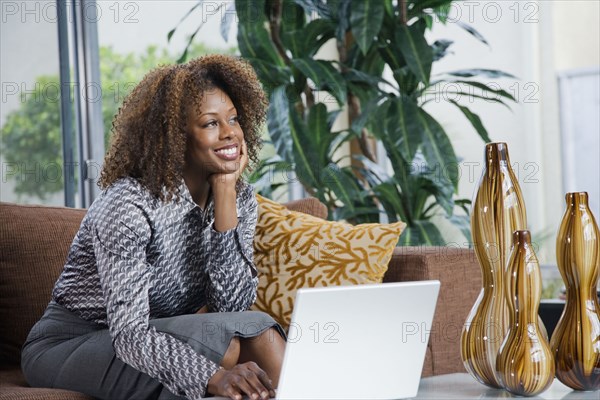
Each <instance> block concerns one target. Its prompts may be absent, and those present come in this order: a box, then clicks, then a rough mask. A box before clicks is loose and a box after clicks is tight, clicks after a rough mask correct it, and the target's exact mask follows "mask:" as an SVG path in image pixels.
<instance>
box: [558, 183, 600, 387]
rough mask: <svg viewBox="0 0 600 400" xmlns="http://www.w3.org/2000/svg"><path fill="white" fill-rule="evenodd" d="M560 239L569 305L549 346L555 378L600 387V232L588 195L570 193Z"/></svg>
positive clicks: (561, 260) (582, 385)
mask: <svg viewBox="0 0 600 400" xmlns="http://www.w3.org/2000/svg"><path fill="white" fill-rule="evenodd" d="M566 201H567V209H566V211H565V214H564V216H563V219H562V222H561V225H560V228H559V231H558V235H557V238H556V261H557V264H558V269H559V271H560V274H561V276H562V278H563V280H564V282H565V287H566V289H567V293H566V296H567V298H566V303H565V308H564V311H563V314H562V316H561V317H560V320H559V321H558V324H557V325H556V329H555V330H554V333H553V334H552V340H551V341H550V344H551V346H552V350H553V351H554V358H555V360H556V377H557V378H558V379H559V380H560V381H561V382H562V383H564V384H565V385H567V386H569V387H571V388H573V389H575V390H598V389H600V307H599V305H598V295H597V294H596V290H597V289H596V288H597V285H598V273H599V271H598V270H599V268H600V233H599V232H598V225H597V224H596V220H595V219H594V215H593V214H592V212H591V211H590V209H589V207H588V194H587V193H585V192H580V193H567V195H566Z"/></svg>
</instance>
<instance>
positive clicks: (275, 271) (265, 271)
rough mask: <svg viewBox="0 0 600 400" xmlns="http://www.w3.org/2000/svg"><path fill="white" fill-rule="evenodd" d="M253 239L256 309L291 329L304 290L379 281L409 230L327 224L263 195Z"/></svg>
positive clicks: (391, 226)
mask: <svg viewBox="0 0 600 400" xmlns="http://www.w3.org/2000/svg"><path fill="white" fill-rule="evenodd" d="M256 198H257V200H258V222H257V225H256V236H255V239H254V263H255V264H256V268H257V270H258V278H259V282H258V294H257V299H256V303H255V304H254V305H253V306H252V309H253V310H260V311H264V312H266V313H268V314H270V315H271V316H272V317H273V318H275V319H276V320H277V322H279V323H280V324H281V325H282V326H283V327H284V329H286V330H287V328H288V326H289V324H290V318H291V316H292V309H293V307H294V298H295V296H296V291H297V290H298V288H301V287H318V286H340V285H356V284H364V283H380V282H381V281H382V279H383V274H384V273H385V272H386V271H387V268H388V263H389V261H390V258H391V257H392V252H393V251H394V247H396V243H397V242H398V237H399V236H400V234H401V233H402V230H403V229H404V227H405V224H404V223H403V222H396V223H393V224H361V225H351V224H348V223H343V222H334V221H325V220H323V219H320V218H317V217H313V216H311V215H308V214H304V213H301V212H295V211H290V210H288V209H287V208H286V207H284V206H283V205H281V204H279V203H276V202H274V201H271V200H269V199H266V198H264V197H262V196H260V195H257V196H256Z"/></svg>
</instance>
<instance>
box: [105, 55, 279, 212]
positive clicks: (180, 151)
mask: <svg viewBox="0 0 600 400" xmlns="http://www.w3.org/2000/svg"><path fill="white" fill-rule="evenodd" d="M214 88H219V89H221V90H222V91H224V92H225V93H227V94H228V95H229V97H230V98H231V101H232V102H233V104H234V105H235V107H236V109H237V112H238V117H239V123H240V126H241V128H242V131H243V132H244V139H245V141H246V144H247V149H248V158H249V161H250V165H252V164H254V163H256V162H258V152H259V150H260V147H261V139H260V130H261V128H262V125H263V124H264V122H265V120H266V112H267V106H268V101H267V98H266V95H265V92H264V91H263V90H262V88H261V86H260V83H259V81H258V78H257V76H256V73H255V72H254V70H253V69H252V67H251V66H250V64H248V63H247V62H246V61H244V60H242V59H240V58H237V57H233V56H226V55H208V56H204V57H200V58H198V59H195V60H192V61H190V62H188V63H186V64H181V65H167V66H162V67H159V68H157V69H155V70H153V71H151V72H149V73H148V74H147V75H146V76H145V77H144V78H143V79H142V81H141V82H140V83H139V84H138V85H137V86H136V87H135V89H134V90H133V91H132V92H131V94H129V96H127V98H126V99H125V101H124V103H123V106H122V107H121V108H120V109H119V112H118V113H117V115H116V117H115V119H114V121H113V129H112V131H113V136H112V140H111V144H110V148H109V150H108V152H107V154H106V156H105V158H104V166H103V169H102V173H101V176H100V180H99V182H98V184H99V186H100V187H101V188H103V189H105V188H107V187H108V186H110V185H111V184H113V183H114V182H115V181H117V180H118V179H120V178H124V177H132V178H135V179H136V180H138V181H139V182H140V184H141V185H142V186H144V187H145V188H147V189H148V190H149V191H150V192H151V193H152V194H153V195H155V196H156V197H158V198H159V199H161V200H163V201H169V200H171V199H173V198H178V197H179V196H178V188H179V185H180V184H181V182H182V179H183V167H184V163H185V150H186V141H187V133H186V131H187V116H188V112H189V111H190V110H197V109H198V108H199V107H200V104H201V100H202V97H203V95H204V94H205V93H206V92H207V91H209V90H214Z"/></svg>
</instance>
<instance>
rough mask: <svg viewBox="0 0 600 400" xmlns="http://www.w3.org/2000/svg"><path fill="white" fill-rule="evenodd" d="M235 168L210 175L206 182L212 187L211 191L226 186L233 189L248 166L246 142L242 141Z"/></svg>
mask: <svg viewBox="0 0 600 400" xmlns="http://www.w3.org/2000/svg"><path fill="white" fill-rule="evenodd" d="M235 166H236V167H237V168H235V169H232V170H231V171H228V172H223V173H218V174H212V175H210V176H209V177H208V182H209V183H210V186H211V187H212V189H213V191H215V189H217V188H218V187H223V186H226V187H227V186H228V187H235V184H236V182H237V181H238V179H239V178H240V176H242V173H243V172H244V170H245V169H246V167H247V166H248V149H247V146H246V141H245V140H244V141H242V144H241V149H240V158H239V161H238V162H236V163H235Z"/></svg>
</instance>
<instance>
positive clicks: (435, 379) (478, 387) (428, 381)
mask: <svg viewBox="0 0 600 400" xmlns="http://www.w3.org/2000/svg"><path fill="white" fill-rule="evenodd" d="M416 398H417V399H440V400H441V399H506V398H519V397H517V396H513V395H512V394H510V393H509V392H507V391H505V390H502V389H491V388H488V387H487V386H484V385H482V384H480V383H479V382H477V381H476V380H475V379H474V378H473V377H471V376H470V375H469V374H467V373H464V374H449V375H438V376H431V377H428V378H423V379H421V384H420V385H419V393H418V395H417V397H416ZM522 399H546V400H560V399H573V400H574V399H577V400H579V399H582V400H585V399H593V400H598V399H600V392H599V391H596V392H578V391H574V390H572V389H571V388H569V387H568V386H565V385H563V384H562V383H561V382H560V381H559V380H558V379H554V382H553V383H552V386H550V388H548V390H546V391H544V392H542V393H540V394H538V395H537V396H533V397H522Z"/></svg>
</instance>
